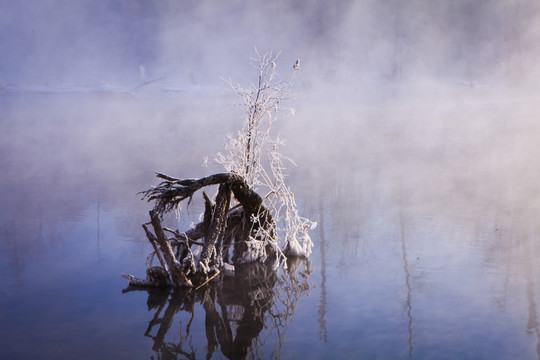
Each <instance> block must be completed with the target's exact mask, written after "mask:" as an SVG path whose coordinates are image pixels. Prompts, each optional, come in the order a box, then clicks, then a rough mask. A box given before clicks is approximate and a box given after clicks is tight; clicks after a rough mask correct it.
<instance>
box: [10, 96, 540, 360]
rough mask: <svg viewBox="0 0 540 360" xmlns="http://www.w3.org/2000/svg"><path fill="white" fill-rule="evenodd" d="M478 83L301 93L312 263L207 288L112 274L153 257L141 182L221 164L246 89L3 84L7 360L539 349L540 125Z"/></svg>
mask: <svg viewBox="0 0 540 360" xmlns="http://www.w3.org/2000/svg"><path fill="white" fill-rule="evenodd" d="M381 91H385V92H386V91H387V90H384V89H383V90H381ZM482 91H483V90H478V89H477V90H473V89H468V88H464V89H459V90H458V91H456V92H455V93H452V94H447V93H444V94H443V93H440V94H437V96H434V97H433V98H430V99H427V100H426V99H425V98H421V97H418V98H415V97H414V96H410V97H407V98H404V96H403V94H402V93H400V92H399V91H397V90H396V91H395V92H394V93H392V92H388V93H389V95H388V96H387V98H385V99H384V100H380V99H379V101H378V102H374V101H371V100H370V99H367V100H365V101H364V102H362V103H358V102H355V101H349V100H350V99H349V100H348V99H343V98H342V99H325V101H324V102H323V101H318V100H320V99H316V98H315V95H313V96H312V97H311V98H310V97H309V96H308V97H307V98H305V99H301V100H299V101H298V106H297V109H296V116H295V117H292V118H286V119H280V120H279V121H280V122H279V125H278V128H277V129H276V131H278V132H280V133H281V135H282V136H283V137H285V138H287V139H288V141H287V145H286V146H284V148H283V151H284V152H285V153H286V154H287V155H290V156H291V157H293V158H294V159H295V162H296V163H297V165H298V166H297V167H291V168H290V170H289V172H290V177H289V178H288V180H289V182H290V185H291V187H292V189H293V191H294V192H295V194H296V198H297V203H298V205H299V207H300V210H301V212H302V215H304V216H307V217H308V218H310V219H312V220H314V221H317V222H318V227H317V228H316V229H314V230H313V231H312V233H311V235H312V239H313V241H314V244H315V246H314V249H313V253H312V255H311V257H310V258H309V260H308V261H300V260H297V261H291V262H290V263H289V268H288V270H283V269H280V270H279V271H278V272H277V273H273V272H272V271H270V270H269V269H267V268H265V267H261V266H251V267H246V268H245V269H241V270H239V271H238V273H237V275H236V276H235V277H222V278H220V279H219V280H218V281H217V283H216V284H213V285H211V286H209V287H207V288H206V289H204V290H199V291H198V292H196V293H191V292H188V291H185V290H182V289H177V290H174V291H169V290H153V291H150V290H148V291H147V290H139V291H137V290H135V289H129V288H128V286H127V282H126V281H125V280H124V279H122V278H121V274H123V273H130V274H134V275H136V276H143V274H144V270H145V263H146V257H147V255H148V254H149V253H150V251H151V246H150V245H149V244H148V242H147V240H146V238H145V236H144V232H143V231H142V228H141V224H142V223H145V222H147V219H148V210H149V209H150V208H151V204H148V203H146V202H145V201H141V199H140V195H137V192H139V191H142V190H145V189H147V188H148V187H150V186H151V185H153V184H156V183H157V182H156V179H155V178H154V172H155V171H160V172H164V173H167V174H170V175H173V176H178V177H199V176H204V175H208V174H211V173H213V172H217V171H221V169H220V168H219V167H218V166H217V165H216V164H214V163H213V162H212V157H213V156H214V154H215V153H216V152H218V151H220V150H222V145H223V143H224V141H225V140H224V139H225V134H226V133H227V132H231V131H236V130H235V129H237V127H238V126H240V121H239V120H241V113H239V112H238V109H235V108H231V107H230V106H229V105H230V104H231V103H234V102H235V99H234V98H232V97H231V96H229V95H227V94H226V93H223V92H221V91H213V92H209V93H208V94H204V96H203V95H201V94H175V96H170V97H164V96H145V97H142V96H136V95H132V94H118V93H96V94H84V93H81V94H77V93H63V94H52V93H33V94H22V93H16V92H12V93H5V94H0V109H1V112H2V116H1V119H0V128H1V131H0V154H1V157H0V172H1V174H2V175H1V177H0V201H1V204H2V207H1V210H0V211H1V216H0V280H1V284H2V285H1V286H0V308H1V309H2V310H1V312H0V324H1V328H0V349H1V352H0V354H1V355H0V357H2V358H5V359H30V358H33V359H34V358H38V359H73V358H77V359H121V358H126V359H127V358H129V359H149V358H154V359H157V358H163V359H169V358H187V359H193V358H197V359H200V358H212V359H219V358H244V357H245V358H268V359H270V358H283V359H307V358H309V359H328V358H336V359H407V358H413V359H533V358H540V324H539V322H538V321H539V319H538V315H537V311H538V307H539V304H538V303H540V259H539V256H538V255H540V241H539V236H540V226H539V221H538V215H539V211H540V181H539V179H540V176H539V175H540V163H539V161H538V159H539V155H540V141H538V140H539V139H540V123H538V115H537V111H536V109H535V108H534V102H533V101H532V100H528V98H527V97H520V96H518V95H516V96H514V97H512V96H501V95H500V94H497V93H496V92H493V93H488V92H487V91H484V92H482ZM405 92H406V91H405ZM364 95H365V94H364ZM506 95H507V94H506ZM434 98H437V99H438V100H437V101H433V99H434ZM441 99H443V100H441ZM444 99H449V100H444ZM313 104H317V105H313ZM325 106H326V107H325ZM205 156H208V157H209V166H208V167H203V166H201V163H202V162H203V158H204V157H205ZM199 213H200V203H198V202H197V199H195V202H194V204H193V205H192V206H190V207H189V208H187V209H183V212H182V213H181V217H180V219H179V220H178V221H177V220H176V219H175V218H174V217H171V218H170V219H168V220H167V221H169V222H170V224H171V225H170V226H171V227H172V226H174V227H177V226H179V227H180V228H186V227H189V224H190V223H191V221H197V219H198V216H199Z"/></svg>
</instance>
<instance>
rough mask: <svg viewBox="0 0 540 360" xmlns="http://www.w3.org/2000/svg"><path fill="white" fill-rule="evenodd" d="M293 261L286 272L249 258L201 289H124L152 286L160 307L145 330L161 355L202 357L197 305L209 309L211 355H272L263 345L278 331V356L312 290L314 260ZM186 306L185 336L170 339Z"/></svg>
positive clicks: (154, 303)
mask: <svg viewBox="0 0 540 360" xmlns="http://www.w3.org/2000/svg"><path fill="white" fill-rule="evenodd" d="M287 265H288V269H287V270H285V271H284V273H282V274H280V273H279V272H278V271H276V270H274V269H272V267H271V266H269V265H266V264H261V263H251V264H246V265H243V266H239V267H237V269H236V272H235V274H234V276H227V275H220V277H219V278H217V279H216V280H215V281H213V282H211V283H209V284H208V285H207V286H204V287H202V288H200V289H198V290H192V289H186V288H179V287H177V288H136V287H128V288H127V289H126V290H124V292H129V291H135V290H143V291H147V292H148V302H147V305H148V309H149V310H153V309H156V310H155V313H154V316H153V318H152V320H150V322H149V324H148V328H147V330H146V332H145V334H144V335H145V336H147V337H150V338H152V339H153V341H154V344H153V346H152V350H153V351H155V352H156V354H157V358H158V359H195V358H197V350H199V349H197V348H195V347H194V346H193V345H192V334H191V333H190V331H191V326H192V323H193V321H194V319H195V313H196V311H195V309H196V308H197V306H201V307H202V309H203V310H204V313H205V319H204V327H205V335H206V341H207V346H206V358H207V359H210V358H211V357H212V356H213V354H214V353H216V352H218V351H220V352H221V353H222V354H223V355H224V356H226V357H227V358H229V359H246V358H260V357H268V356H263V350H264V349H263V347H264V346H265V345H266V344H267V342H268V340H269V339H270V338H271V336H277V342H276V344H275V348H274V350H273V351H272V354H271V357H272V358H276V357H280V352H281V348H282V346H283V341H284V338H285V334H286V331H287V329H288V327H289V326H290V324H291V322H292V319H293V317H294V313H295V310H296V305H297V303H298V301H299V300H300V298H301V297H302V296H303V295H305V294H307V293H309V291H310V290H311V288H310V285H309V284H308V279H309V276H310V275H311V272H312V269H311V264H310V262H309V260H307V259H299V258H289V259H288V260H287ZM197 304H199V305H197ZM180 311H183V312H186V313H188V314H190V318H189V321H188V322H187V324H186V325H185V326H184V325H183V324H182V322H180V331H181V333H180V337H179V341H176V342H167V341H166V340H165V336H166V335H167V332H168V331H169V329H170V328H171V326H172V324H173V322H174V317H175V315H176V314H177V313H178V312H180ZM156 327H157V332H155V335H152V334H151V333H153V330H154V329H155V328H156ZM199 357H200V356H199Z"/></svg>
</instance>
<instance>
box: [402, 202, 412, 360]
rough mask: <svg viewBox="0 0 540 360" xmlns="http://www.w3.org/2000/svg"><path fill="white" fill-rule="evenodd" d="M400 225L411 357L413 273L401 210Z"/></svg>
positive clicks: (410, 355) (410, 352) (410, 354)
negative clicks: (410, 267)
mask: <svg viewBox="0 0 540 360" xmlns="http://www.w3.org/2000/svg"><path fill="white" fill-rule="evenodd" d="M400 225H401V256H402V260H403V273H404V274H405V287H406V288H407V300H406V302H405V306H406V307H407V319H408V323H407V332H408V334H409V337H408V343H409V357H410V358H412V354H413V327H412V325H413V318H412V304H411V294H412V290H411V274H410V272H409V263H408V261H407V244H406V242H405V222H404V220H403V212H400Z"/></svg>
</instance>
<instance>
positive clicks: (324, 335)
mask: <svg viewBox="0 0 540 360" xmlns="http://www.w3.org/2000/svg"><path fill="white" fill-rule="evenodd" d="M319 211H320V212H319V214H320V219H319V224H318V225H319V231H320V236H321V243H320V247H321V303H320V305H319V328H320V339H321V340H323V341H324V342H325V343H326V342H327V341H328V331H327V330H326V318H325V317H326V240H325V237H324V206H323V202H322V197H321V198H320V200H319Z"/></svg>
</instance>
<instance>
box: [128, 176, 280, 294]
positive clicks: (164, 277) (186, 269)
mask: <svg viewBox="0 0 540 360" xmlns="http://www.w3.org/2000/svg"><path fill="white" fill-rule="evenodd" d="M157 177H158V178H160V179H161V180H163V181H162V182H161V183H160V184H159V185H157V186H155V187H152V188H151V189H149V190H146V191H144V192H142V193H141V194H142V195H143V199H147V200H148V201H153V202H154V203H155V205H154V209H153V210H151V211H150V222H149V223H147V224H143V225H142V227H143V229H144V231H145V234H146V237H147V238H148V241H149V242H150V243H151V244H152V247H153V249H154V253H155V255H156V256H157V258H158V260H159V263H160V266H148V269H147V276H146V279H138V278H135V277H133V276H131V275H123V277H124V278H126V279H127V280H128V281H129V283H130V285H143V286H164V285H179V286H187V287H194V286H197V289H198V288H199V287H200V286H202V285H204V284H205V283H206V282H207V281H209V280H210V278H212V277H214V276H215V275H216V274H217V273H219V272H220V271H221V270H222V269H225V270H231V269H234V265H237V264H242V263H246V262H251V261H257V260H265V259H267V258H269V257H272V256H276V255H277V254H276V252H277V251H279V248H278V247H277V245H276V224H275V222H274V219H273V217H272V215H271V214H270V212H269V211H268V209H266V208H265V207H264V205H263V199H262V198H261V196H260V195H259V194H257V193H256V192H255V191H253V190H252V189H251V188H250V187H249V186H248V185H247V184H246V181H245V180H244V178H243V177H242V176H240V175H237V174H235V173H219V174H214V175H210V176H207V177H204V178H200V179H177V178H174V177H171V176H168V175H164V174H159V173H158V174H157ZM211 185H219V188H218V193H217V196H216V199H215V202H213V201H212V200H210V199H209V197H208V196H207V195H206V193H204V192H203V197H204V200H205V212H204V219H203V221H202V222H201V223H199V224H197V225H196V226H195V227H194V228H192V229H190V230H188V231H186V232H183V233H182V232H180V231H178V230H171V229H167V228H165V227H163V226H162V224H161V219H162V216H163V214H165V213H167V212H170V211H172V210H174V209H176V208H177V207H178V206H179V205H180V203H181V202H182V201H184V200H187V201H188V204H189V203H190V202H191V199H192V197H193V195H194V194H195V192H197V191H198V190H200V189H202V188H204V187H207V186H211ZM231 196H234V198H235V199H236V200H237V201H238V205H235V206H233V207H231ZM149 225H151V226H152V228H153V232H152V231H151V230H150V229H149ZM165 233H168V234H171V235H172V237H170V238H168V237H167V236H166V235H165ZM197 240H199V241H197ZM194 247H201V251H200V254H199V256H198V259H195V257H194V255H193V251H192V249H193V248H194ZM231 247H232V249H231ZM231 250H232V256H231Z"/></svg>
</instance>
